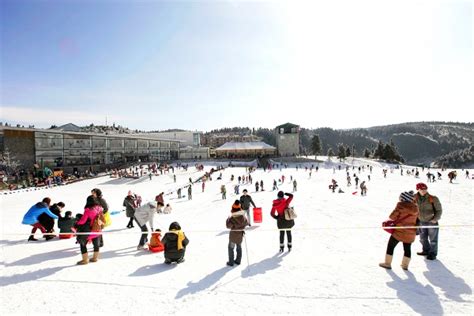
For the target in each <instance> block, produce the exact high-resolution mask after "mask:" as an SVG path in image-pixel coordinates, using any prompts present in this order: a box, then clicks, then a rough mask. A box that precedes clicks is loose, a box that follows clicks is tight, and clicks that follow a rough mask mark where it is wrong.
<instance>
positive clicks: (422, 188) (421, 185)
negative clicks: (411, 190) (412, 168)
mask: <svg viewBox="0 0 474 316" xmlns="http://www.w3.org/2000/svg"><path fill="white" fill-rule="evenodd" d="M416 189H417V190H428V186H427V185H426V184H424V183H423V182H420V183H418V184H417V185H416Z"/></svg>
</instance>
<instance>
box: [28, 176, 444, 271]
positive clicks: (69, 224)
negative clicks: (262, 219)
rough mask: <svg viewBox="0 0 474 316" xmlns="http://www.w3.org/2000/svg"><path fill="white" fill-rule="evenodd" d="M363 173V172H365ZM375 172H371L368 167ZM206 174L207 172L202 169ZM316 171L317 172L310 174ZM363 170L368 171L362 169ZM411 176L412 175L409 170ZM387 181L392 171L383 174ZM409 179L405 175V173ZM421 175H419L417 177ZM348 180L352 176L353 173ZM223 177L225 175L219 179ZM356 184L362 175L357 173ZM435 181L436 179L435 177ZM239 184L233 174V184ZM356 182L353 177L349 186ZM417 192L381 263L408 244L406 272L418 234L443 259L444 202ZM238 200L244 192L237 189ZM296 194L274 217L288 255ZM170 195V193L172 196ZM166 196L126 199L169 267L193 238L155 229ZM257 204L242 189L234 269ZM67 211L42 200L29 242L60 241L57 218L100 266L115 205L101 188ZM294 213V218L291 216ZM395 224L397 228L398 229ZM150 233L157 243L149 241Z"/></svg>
mask: <svg viewBox="0 0 474 316" xmlns="http://www.w3.org/2000/svg"><path fill="white" fill-rule="evenodd" d="M359 169H360V168H359ZM368 169H369V170H370V171H372V169H371V168H368ZM201 170H202V169H201ZM220 170H222V169H221V168H218V169H216V170H214V169H213V170H211V172H209V173H206V174H205V175H204V176H202V177H200V178H199V179H198V180H197V181H192V179H191V178H190V183H189V184H187V185H186V186H185V187H187V188H188V198H189V199H191V198H192V186H193V184H194V183H196V182H199V181H201V182H202V183H203V184H204V183H205V182H206V181H210V179H211V178H212V174H213V173H214V172H216V171H220ZM252 171H253V170H252ZM307 171H308V172H311V171H312V170H307ZM362 171H363V170H362ZM407 173H408V172H407ZM383 174H384V177H386V174H387V171H386V170H384V171H383ZM401 174H402V175H403V172H402V173H401ZM415 175H416V174H415ZM347 177H348V178H350V175H349V173H347ZM219 178H221V179H222V173H221V174H220V175H219V177H218V179H219ZM354 179H355V183H356V185H357V184H358V181H359V177H358V176H357V175H356V174H354ZM429 179H431V177H429ZM233 180H234V176H233V175H232V177H231V181H233ZM236 180H237V182H238V183H237V184H239V183H243V182H244V181H245V182H247V183H252V178H251V175H249V176H243V177H241V176H239V177H238V178H236ZM369 180H370V178H369ZM284 181H285V176H282V177H281V179H279V182H280V183H284ZM289 183H292V184H293V193H294V192H296V191H297V183H296V179H293V177H292V176H291V177H290V182H289ZM256 184H257V185H256V190H255V192H258V191H259V189H261V190H263V181H260V182H258V181H257V182H256ZM350 185H351V181H350V180H349V179H348V186H350ZM337 187H339V186H338V184H337V181H336V180H334V179H333V180H332V182H331V184H330V186H329V188H330V189H331V190H332V191H333V192H335V190H336V188H337ZM277 188H278V183H276V180H275V181H274V190H275V189H277ZM360 189H361V195H365V194H367V188H366V186H365V181H362V182H361V184H360ZM415 189H416V191H417V192H416V193H415V192H414V191H412V190H409V191H405V192H402V193H401V194H400V196H399V201H398V203H397V204H396V206H395V209H394V210H393V211H392V212H391V214H390V215H389V218H390V219H391V220H392V221H393V222H394V223H395V224H396V226H399V227H400V228H396V227H395V229H394V230H393V232H392V233H391V236H390V238H389V240H388V244H387V249H386V255H385V260H384V262H382V263H380V264H379V265H380V266H381V267H383V268H386V269H391V267H392V258H393V253H394V249H395V248H396V246H397V244H398V243H400V242H401V243H402V244H403V249H404V257H403V260H402V264H401V266H402V268H403V269H405V270H407V269H408V266H409V263H410V260H411V244H412V243H413V242H414V241H415V238H416V235H419V238H420V243H421V245H422V250H421V251H420V252H417V254H418V255H420V256H426V259H428V260H435V259H436V258H437V255H438V231H439V227H438V225H439V224H438V222H439V220H440V218H441V215H442V206H441V203H440V201H439V199H438V198H437V197H436V196H434V195H432V194H430V193H428V186H427V185H426V184H425V183H423V182H420V183H418V184H417V185H416V188H415ZM178 190H179V191H178V198H181V192H180V191H181V187H180V188H179V189H178ZM234 193H235V194H236V195H237V196H238V194H239V191H234ZM293 193H285V192H284V191H281V190H280V191H278V192H277V194H276V199H275V200H273V203H272V207H271V211H270V215H271V217H272V218H274V219H275V220H276V226H277V228H278V232H279V251H280V252H283V251H284V248H285V235H286V246H287V249H288V251H291V250H292V247H293V243H292V239H293V238H292V228H293V227H294V225H295V217H296V214H294V211H293V210H292V207H291V205H290V204H291V203H292V201H293V198H294V195H293ZM168 194H170V193H168ZM221 194H222V198H223V199H226V189H225V185H222V186H221ZM165 195H166V194H165V192H161V193H159V194H158V195H157V196H156V197H155V200H154V201H153V202H147V203H144V204H143V205H142V199H141V197H140V196H139V195H138V194H135V193H133V192H132V191H128V194H127V196H126V197H125V198H124V200H123V206H124V207H125V214H126V216H127V217H128V218H129V222H128V224H127V226H126V228H133V227H135V226H134V224H137V226H138V227H139V228H140V230H141V234H140V239H139V241H138V246H137V250H142V249H148V250H150V251H152V252H160V251H163V252H164V257H165V263H166V264H170V263H172V262H176V263H181V262H183V261H184V256H185V252H186V247H187V245H188V243H189V240H188V238H187V236H186V235H185V233H184V232H183V231H182V229H181V226H180V224H179V223H178V222H173V223H171V224H170V226H169V231H168V232H167V233H165V235H164V236H163V237H161V230H160V229H155V228H156V227H155V223H154V216H155V214H160V213H165V214H170V213H171V212H172V207H171V205H170V204H169V203H165ZM251 206H252V207H253V208H257V205H256V203H255V202H254V200H253V199H252V197H251V195H250V194H249V192H248V190H247V189H244V190H243V191H242V195H241V196H240V198H238V199H236V200H235V201H234V202H233V204H232V206H231V211H230V215H229V216H228V218H227V220H226V227H227V228H228V229H230V234H229V243H228V261H227V265H228V266H234V265H239V264H240V263H241V260H242V241H243V239H244V234H245V229H246V227H247V226H252V216H251V213H250V209H251ZM64 208H65V203H64V202H61V201H60V202H57V203H54V204H52V203H51V199H50V198H48V197H46V198H44V199H43V200H42V201H41V202H38V203H36V204H35V205H33V206H32V207H31V208H30V209H29V210H28V212H27V213H26V214H25V215H24V218H23V222H22V223H23V224H26V225H31V226H32V230H31V233H30V236H29V238H28V241H30V242H34V241H37V240H38V239H36V238H35V233H36V231H37V230H38V229H39V230H40V231H41V232H42V233H43V234H44V238H45V239H46V240H51V239H53V238H55V237H56V233H55V231H54V226H55V220H57V226H58V228H59V238H61V239H65V238H72V237H74V236H75V237H76V240H77V242H76V243H77V244H78V245H79V247H80V251H81V255H82V259H81V260H80V261H78V262H77V264H79V265H84V264H88V263H89V262H96V261H98V259H99V253H100V248H101V247H103V246H104V240H103V234H102V229H103V228H104V227H106V226H107V225H109V224H110V213H109V206H108V204H107V202H106V200H105V199H104V197H103V196H102V192H101V190H100V189H98V188H94V189H92V190H91V194H90V195H89V196H88V197H87V199H86V203H85V206H84V212H83V213H82V214H76V216H75V217H73V216H72V213H71V212H70V211H68V212H65V213H64V214H62V210H63V209H64ZM290 209H291V210H292V212H293V215H289V214H290V213H291V212H289V210H290ZM395 224H394V225H395ZM149 233H151V239H150V240H149V239H148V238H149ZM88 244H92V246H93V255H92V257H90V258H89V256H88V251H87V245H88Z"/></svg>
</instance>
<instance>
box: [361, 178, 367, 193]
mask: <svg viewBox="0 0 474 316" xmlns="http://www.w3.org/2000/svg"><path fill="white" fill-rule="evenodd" d="M360 195H362V196H364V195H367V186H366V185H365V181H362V182H361V184H360Z"/></svg>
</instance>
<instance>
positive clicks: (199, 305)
mask: <svg viewBox="0 0 474 316" xmlns="http://www.w3.org/2000/svg"><path fill="white" fill-rule="evenodd" d="M365 163H366V162H365V161H356V164H357V165H360V164H365ZM307 165H308V166H309V165H310V164H307ZM337 165H338V164H337V163H333V164H328V163H324V164H320V169H319V171H318V172H315V170H313V172H312V175H311V177H310V176H309V171H305V169H304V168H301V167H300V168H298V170H296V169H295V168H294V165H292V166H291V167H289V168H282V170H281V171H280V169H279V168H276V169H273V170H272V171H270V172H269V171H267V172H263V170H261V169H258V170H257V171H255V172H253V173H252V177H253V179H254V181H255V180H258V181H260V180H263V181H264V183H265V190H266V191H264V192H258V193H256V192H255V187H254V185H250V184H249V185H241V186H240V192H242V190H243V189H244V188H247V189H248V190H249V193H250V195H251V196H252V198H253V200H254V201H255V203H256V204H257V206H259V207H262V208H263V222H262V223H261V224H260V225H258V227H256V225H254V226H253V227H252V228H251V229H250V230H248V231H247V233H246V235H245V236H246V238H245V242H244V243H243V259H242V264H241V265H240V266H234V267H228V266H226V264H225V263H226V261H227V243H228V230H227V229H226V227H225V220H226V218H227V216H228V215H229V213H230V208H231V205H232V203H233V201H234V200H235V199H236V198H237V197H238V196H236V195H234V194H233V191H234V188H233V187H234V185H235V184H236V183H237V177H238V176H239V175H244V174H245V168H243V167H234V168H227V169H225V170H223V171H222V174H223V179H222V180H216V178H217V176H218V174H219V172H217V173H215V174H213V181H208V182H206V188H205V191H204V192H201V183H196V184H194V186H193V199H192V200H191V201H188V199H187V197H186V198H182V199H180V200H178V199H177V195H176V193H173V194H171V195H166V196H165V203H170V204H171V206H172V207H173V212H172V213H171V214H159V215H157V216H155V227H157V228H161V229H162V231H164V232H165V231H167V229H168V226H169V224H170V223H171V222H173V221H178V222H179V223H180V224H181V226H182V228H183V231H184V232H185V233H186V235H187V237H188V238H189V240H190V243H189V246H188V248H187V252H186V261H185V262H184V263H182V264H179V265H175V264H173V265H171V266H168V265H165V264H163V261H164V259H163V254H162V253H158V254H154V253H150V252H148V251H144V250H141V251H139V250H137V249H136V247H137V245H138V241H139V237H140V230H139V228H138V227H137V225H136V224H135V228H132V229H127V228H125V226H126V224H127V222H128V219H127V218H126V217H125V214H124V213H123V212H122V213H120V214H118V215H114V216H112V220H113V223H112V225H111V226H110V227H108V228H106V230H105V234H104V242H105V246H104V247H103V248H101V253H100V260H99V261H98V262H97V263H90V264H88V265H85V266H77V265H76V262H77V261H79V260H80V251H79V246H78V245H77V244H75V240H74V239H70V240H59V239H57V238H56V239H53V240H51V241H44V239H42V240H41V241H38V242H35V243H32V242H30V243H27V242H26V239H27V238H28V235H29V232H30V230H31V227H30V226H25V225H22V224H21V220H22V218H23V215H24V213H25V212H26V211H27V210H28V209H29V208H30V207H31V206H32V205H33V204H34V203H36V202H38V201H40V200H41V199H42V198H43V197H46V196H49V197H51V198H52V201H53V203H55V202H59V201H63V202H65V203H66V207H65V209H64V211H67V210H70V211H72V212H73V214H76V213H78V212H79V213H82V211H83V207H84V204H85V200H86V198H87V196H88V195H89V194H90V190H91V189H92V188H95V187H98V188H100V189H101V190H102V191H103V194H104V198H105V199H106V200H107V202H108V203H109V206H110V210H111V211H120V210H122V209H123V207H122V202H123V199H124V197H125V196H126V194H127V192H128V190H132V191H133V192H135V193H137V194H139V195H141V196H142V198H143V201H144V202H146V201H152V200H153V199H154V197H155V195H157V194H158V193H160V192H172V191H175V190H176V189H177V188H178V187H179V186H184V185H185V184H187V182H188V179H189V177H192V178H193V179H197V178H198V177H200V176H201V175H202V174H203V172H197V171H196V170H195V168H194V167H190V168H189V169H188V171H187V172H185V171H183V170H178V169H176V175H177V182H176V183H174V182H173V179H172V174H165V175H160V176H157V177H153V179H152V180H151V181H150V180H149V178H148V177H146V176H145V177H143V178H141V179H112V178H109V177H107V176H104V177H99V178H95V179H90V180H86V181H82V182H78V183H74V184H71V185H66V186H61V187H54V188H51V189H45V190H36V191H23V192H18V193H13V194H2V195H1V196H0V202H1V213H0V214H1V223H2V224H1V240H0V244H1V264H2V275H1V277H0V280H1V281H0V286H1V292H2V293H1V300H2V302H1V306H2V314H3V315H10V314H21V315H24V314H36V313H44V314H85V313H97V314H103V313H106V314H132V313H134V314H143V313H146V314H179V315H183V314H185V315H187V314H203V315H204V314H205V315H209V314H213V315H216V314H226V315H232V314H235V315H237V314H239V315H241V314H246V315H255V314H264V315H269V314H298V315H300V314H319V315H324V314H349V313H350V314H409V315H413V314H423V315H439V314H449V315H453V314H458V315H467V314H471V315H472V314H473V312H474V310H473V306H474V305H473V296H472V287H473V275H474V274H473V267H474V265H473V226H472V225H473V209H474V208H473V182H474V180H470V179H466V178H465V177H464V172H463V171H461V170H459V171H458V174H459V176H458V178H457V180H456V181H455V183H453V184H450V183H449V181H448V180H447V172H443V176H444V178H445V179H444V180H442V181H437V182H435V183H428V187H429V192H430V193H432V194H434V195H437V196H438V197H439V198H440V201H441V204H442V206H443V216H442V218H441V221H440V224H441V225H446V226H445V227H443V226H442V227H441V229H440V234H439V254H438V260H436V261H427V260H425V259H424V258H423V257H420V256H417V255H416V251H420V250H421V245H420V243H419V241H418V238H417V240H416V241H415V243H413V245H412V254H413V255H412V261H411V263H410V267H409V271H403V270H402V269H401V267H400V263H401V259H402V257H403V247H402V246H401V245H400V244H399V245H398V246H397V248H396V249H395V254H394V262H393V264H392V266H393V269H392V270H391V271H386V270H385V269H382V268H380V267H378V263H379V262H382V260H383V258H384V254H385V249H386V245H387V241H388V238H389V235H388V234H387V233H386V232H385V231H383V230H382V229H381V228H379V227H380V225H381V222H382V221H384V220H386V219H387V218H388V215H389V214H390V212H391V211H392V210H393V208H394V207H395V205H396V203H397V201H398V196H399V194H400V192H402V191H406V190H414V189H415V185H416V183H418V182H420V181H423V182H426V177H425V174H426V172H427V170H426V169H425V171H424V172H421V178H420V179H416V178H414V177H413V176H408V175H406V173H404V175H403V176H401V175H400V171H399V170H396V169H395V170H392V172H389V173H388V175H387V178H384V177H383V173H382V167H384V168H385V167H387V166H385V165H384V166H382V165H380V166H378V165H377V164H374V168H373V171H372V174H371V181H367V186H368V194H367V196H364V197H362V196H360V195H359V194H354V195H353V194H352V192H354V191H356V189H355V188H354V180H352V183H353V184H352V185H353V186H352V187H347V186H346V171H345V170H344V169H343V168H342V170H338V169H337V168H336V170H333V167H334V166H337ZM315 166H316V164H315ZM210 168H211V165H208V164H206V167H205V169H204V170H205V171H209V170H210ZM420 171H421V170H420ZM436 171H437V170H436ZM349 172H350V174H351V175H352V174H353V173H354V172H356V173H358V171H357V168H356V169H355V170H352V169H350V170H349ZM471 173H472V172H471ZM232 174H233V175H234V176H235V179H234V181H233V182H231V181H230V178H231V175H232ZM368 174H369V171H368V170H365V171H363V172H361V173H360V174H359V173H358V175H359V178H360V179H361V181H363V180H367V175H368ZM281 175H285V177H286V179H285V183H284V184H282V185H280V189H281V190H284V191H286V192H292V188H293V186H292V184H291V183H290V176H293V178H294V179H296V180H297V182H298V191H297V192H295V193H294V195H295V197H294V200H293V203H292V205H293V206H294V207H295V209H296V211H297V213H298V218H297V219H296V225H295V227H294V229H293V250H292V251H291V252H290V253H289V252H287V251H286V247H285V253H283V254H279V253H278V248H279V240H278V234H279V233H278V231H277V230H276V221H275V220H274V219H273V218H271V217H270V215H269V212H270V207H271V203H272V200H273V199H275V198H276V194H277V192H276V191H275V192H272V191H271V184H272V182H273V179H278V178H280V177H281ZM333 178H334V179H336V180H337V181H338V183H339V185H340V187H341V188H342V190H344V191H345V193H332V192H331V191H330V190H329V189H328V185H329V183H330V181H331V179H333ZM359 183H360V182H359ZM222 184H225V185H226V187H227V199H226V200H222V199H221V195H220V186H221V185H222ZM183 194H184V195H187V190H186V189H184V190H183ZM451 225H453V226H451ZM458 225H461V226H458ZM36 236H37V238H39V237H40V232H39V231H38V232H37V235H36ZM89 249H90V254H92V249H91V248H89Z"/></svg>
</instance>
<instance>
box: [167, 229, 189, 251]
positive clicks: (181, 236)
mask: <svg viewBox="0 0 474 316" xmlns="http://www.w3.org/2000/svg"><path fill="white" fill-rule="evenodd" d="M170 233H173V234H176V235H178V250H181V249H183V240H184V238H186V237H185V236H184V233H183V232H182V231H181V230H174V229H173V230H170Z"/></svg>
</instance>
